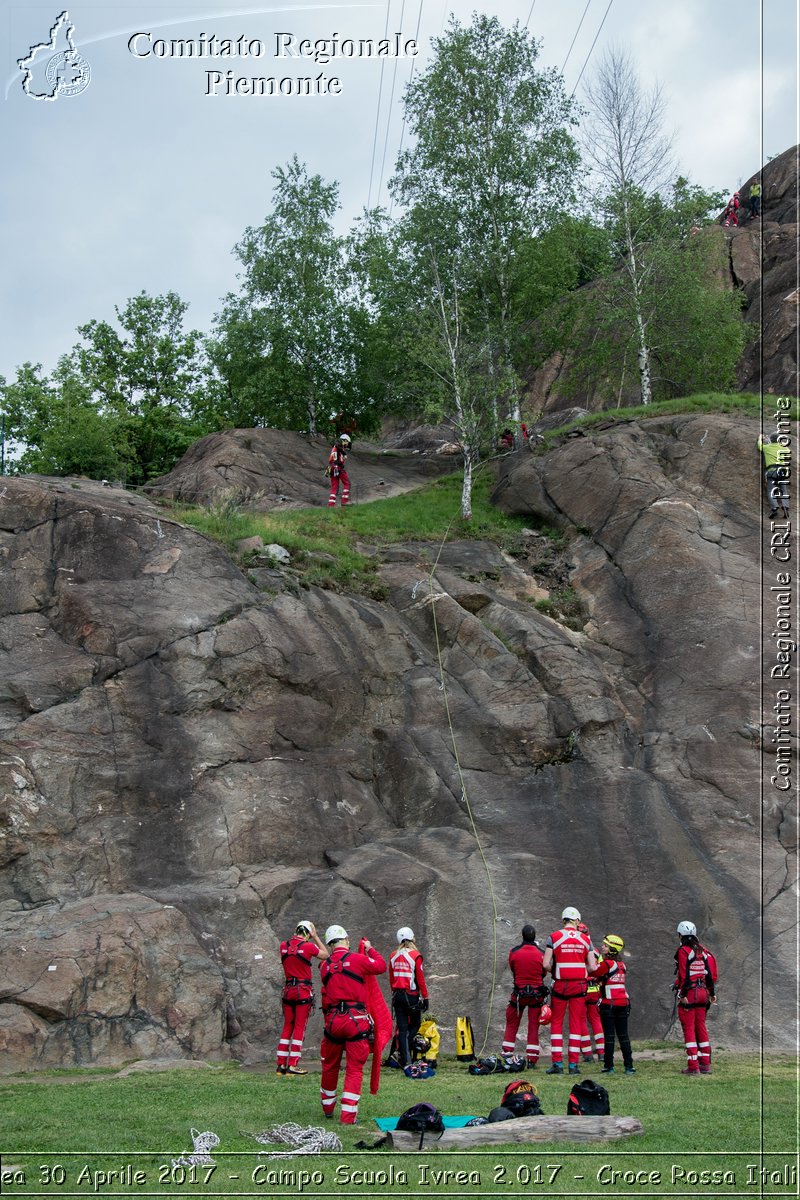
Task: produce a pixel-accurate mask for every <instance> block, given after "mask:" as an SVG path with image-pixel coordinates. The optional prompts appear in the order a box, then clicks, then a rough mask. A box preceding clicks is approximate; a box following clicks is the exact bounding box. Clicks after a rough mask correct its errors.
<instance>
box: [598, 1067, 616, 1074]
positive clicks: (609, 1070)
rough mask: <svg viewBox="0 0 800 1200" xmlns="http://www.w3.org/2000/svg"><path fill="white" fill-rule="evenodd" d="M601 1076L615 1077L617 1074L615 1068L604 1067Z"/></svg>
mask: <svg viewBox="0 0 800 1200" xmlns="http://www.w3.org/2000/svg"><path fill="white" fill-rule="evenodd" d="M600 1074H601V1075H615V1074H616V1072H615V1070H614V1068H613V1067H602V1068H601V1070H600Z"/></svg>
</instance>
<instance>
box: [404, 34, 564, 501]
mask: <svg viewBox="0 0 800 1200" xmlns="http://www.w3.org/2000/svg"><path fill="white" fill-rule="evenodd" d="M537 59H538V46H537V43H536V42H535V40H534V39H533V38H531V37H530V36H529V35H528V34H527V32H526V31H525V30H521V29H520V28H519V25H515V26H514V27H513V28H512V29H504V28H503V26H502V25H501V24H500V22H499V21H498V20H497V19H496V18H491V17H486V16H482V15H478V14H475V15H474V16H473V18H472V22H471V24H470V25H469V26H466V27H464V26H462V25H461V24H460V23H459V22H458V21H457V20H456V19H455V18H451V20H450V24H449V26H448V29H447V31H446V33H445V35H444V36H443V37H442V38H439V39H438V40H437V41H435V43H434V58H433V61H432V62H431V64H430V66H429V67H428V69H427V70H426V71H425V72H424V73H423V74H421V75H420V76H418V77H417V78H416V79H415V80H414V81H413V82H412V83H411V84H409V85H408V87H407V89H406V94H405V114H406V120H407V123H408V124H409V126H410V129H411V131H412V134H413V136H414V142H413V146H412V148H411V149H409V150H407V151H406V152H405V153H404V154H403V155H402V156H401V158H400V160H399V162H398V165H397V172H396V175H395V177H394V179H393V181H392V184H391V188H392V192H393V194H394V196H395V198H396V199H397V201H398V202H399V203H400V204H401V205H402V206H403V207H404V208H405V216H404V217H403V219H402V221H401V229H402V242H403V244H404V246H405V249H406V259H405V262H406V267H407V274H408V275H410V282H409V281H408V280H407V281H406V284H405V288H406V292H407V293H409V292H410V293H413V294H414V295H415V297H416V300H415V303H414V308H413V309H412V310H410V311H412V312H413V313H414V314H415V317H416V320H415V321H412V322H410V323H411V324H413V325H414V327H415V328H418V327H419V326H422V327H423V330H422V331H419V332H418V333H417V335H416V337H415V338H414V341H413V343H412V345H411V346H410V347H409V350H410V353H411V355H412V356H413V358H414V359H415V360H416V362H417V363H418V364H421V365H423V366H424V367H425V368H426V370H427V373H428V377H429V386H428V407H429V409H430V411H432V412H433V413H434V414H443V415H445V416H446V417H447V419H449V420H450V422H451V423H452V425H453V428H454V432H455V436H456V439H457V440H458V442H459V443H460V445H461V447H462V451H463V453H464V463H465V480H466V486H465V492H464V495H463V496H462V516H464V517H468V516H469V514H470V511H471V508H470V503H469V483H470V480H471V469H472V464H473V463H474V462H475V461H477V458H478V456H479V453H480V449H481V441H482V440H483V439H484V438H485V436H486V431H487V430H489V431H491V432H492V433H494V432H496V430H497V428H498V426H499V412H500V405H501V404H502V405H503V407H504V408H506V409H508V408H509V407H511V408H512V409H513V410H514V411H515V414H516V417H517V419H518V418H519V407H518V391H519V376H518V371H517V369H516V368H517V363H516V362H515V351H516V350H517V340H516V328H517V324H518V321H519V314H520V309H521V300H522V297H523V295H524V286H525V275H524V273H523V264H524V254H523V250H524V248H525V247H526V246H527V245H529V243H530V240H531V238H532V237H533V236H534V235H536V234H539V233H541V232H542V231H544V230H545V229H547V228H548V227H549V225H550V224H551V223H552V222H553V221H554V219H555V218H556V217H557V216H558V215H559V214H561V213H563V212H564V211H565V209H566V208H568V207H569V205H570V204H571V202H572V199H573V181H574V175H575V170H576V167H577V163H578V155H577V151H576V148H575V143H574V140H573V137H572V134H571V132H570V127H571V125H573V124H574V123H575V119H576V118H575V107H574V105H573V103H572V101H571V100H570V99H569V98H568V97H567V96H566V94H565V91H564V87H563V81H562V80H561V78H560V76H558V75H557V74H556V73H555V72H553V71H542V70H539V68H538V66H537Z"/></svg>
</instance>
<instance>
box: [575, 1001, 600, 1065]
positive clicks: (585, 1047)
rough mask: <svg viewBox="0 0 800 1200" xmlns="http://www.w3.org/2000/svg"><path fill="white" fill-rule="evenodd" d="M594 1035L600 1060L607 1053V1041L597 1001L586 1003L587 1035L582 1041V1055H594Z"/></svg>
mask: <svg viewBox="0 0 800 1200" xmlns="http://www.w3.org/2000/svg"><path fill="white" fill-rule="evenodd" d="M592 1034H594V1045H595V1050H596V1051H597V1056H598V1058H599V1057H600V1055H601V1054H604V1053H605V1047H606V1039H605V1035H604V1033H603V1022H602V1021H601V1020H600V1008H599V1005H598V1003H597V999H596V998H595V999H594V1000H591V1001H589V1000H587V1001H586V1033H585V1034H584V1036H583V1038H582V1039H581V1053H582V1054H583V1055H585V1056H586V1057H589V1056H590V1055H591V1053H592Z"/></svg>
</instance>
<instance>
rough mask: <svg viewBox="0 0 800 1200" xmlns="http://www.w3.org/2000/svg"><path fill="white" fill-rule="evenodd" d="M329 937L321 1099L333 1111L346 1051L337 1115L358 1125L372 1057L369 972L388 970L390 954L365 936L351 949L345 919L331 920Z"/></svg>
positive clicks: (324, 973) (324, 976) (345, 1122)
mask: <svg viewBox="0 0 800 1200" xmlns="http://www.w3.org/2000/svg"><path fill="white" fill-rule="evenodd" d="M325 941H326V943H327V946H328V949H329V950H330V958H329V959H328V961H327V962H324V963H323V964H322V966H321V967H320V975H321V977H322V1013H323V1017H324V1021H325V1027H324V1032H323V1035H322V1046H321V1047H320V1057H321V1059H322V1078H321V1079H320V1100H321V1102H322V1111H323V1113H324V1114H325V1116H326V1117H332V1116H333V1114H334V1110H335V1108H336V1089H337V1086H338V1083H339V1070H340V1067H341V1063H342V1055H343V1054H344V1055H345V1059H346V1061H345V1072H344V1087H343V1089H342V1102H341V1112H340V1116H339V1120H340V1121H341V1123H342V1124H343V1125H354V1124H355V1122H356V1119H357V1117H358V1105H359V1101H360V1100H361V1087H362V1082H363V1078H364V1064H365V1063H366V1061H367V1059H368V1058H369V1054H370V1049H371V1047H372V1039H373V1022H372V1018H371V1016H370V1014H369V1007H368V1000H369V995H368V988H367V976H369V975H382V974H383V972H384V971H385V970H386V960H385V959H384V958H383V957H382V956H381V955H380V954H379V953H378V951H377V950H376V949H375V948H374V947H373V946H372V944H371V943H370V942H369V941H367V939H366V938H363V939H362V941H361V947H360V949H359V950H357V951H356V950H351V949H350V938H349V937H348V935H347V931H346V930H345V929H343V928H342V926H341V925H330V926H329V927H328V929H327V930H326V931H325ZM385 1003H386V1002H385V1001H384V1002H383V1004H384V1007H385Z"/></svg>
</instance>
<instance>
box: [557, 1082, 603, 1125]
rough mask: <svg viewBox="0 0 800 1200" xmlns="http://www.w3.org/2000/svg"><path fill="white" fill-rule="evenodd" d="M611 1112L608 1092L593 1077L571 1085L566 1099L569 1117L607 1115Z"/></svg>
mask: <svg viewBox="0 0 800 1200" xmlns="http://www.w3.org/2000/svg"><path fill="white" fill-rule="evenodd" d="M610 1112H611V1105H610V1104H609V1102H608V1092H607V1091H606V1089H605V1088H604V1087H601V1086H600V1084H599V1083H595V1082H594V1080H593V1079H582V1080H581V1081H580V1083H576V1084H574V1085H573V1088H572V1091H571V1092H570V1094H569V1100H568V1101H567V1115H568V1116H570V1117H607V1116H608V1115H609V1114H610Z"/></svg>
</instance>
